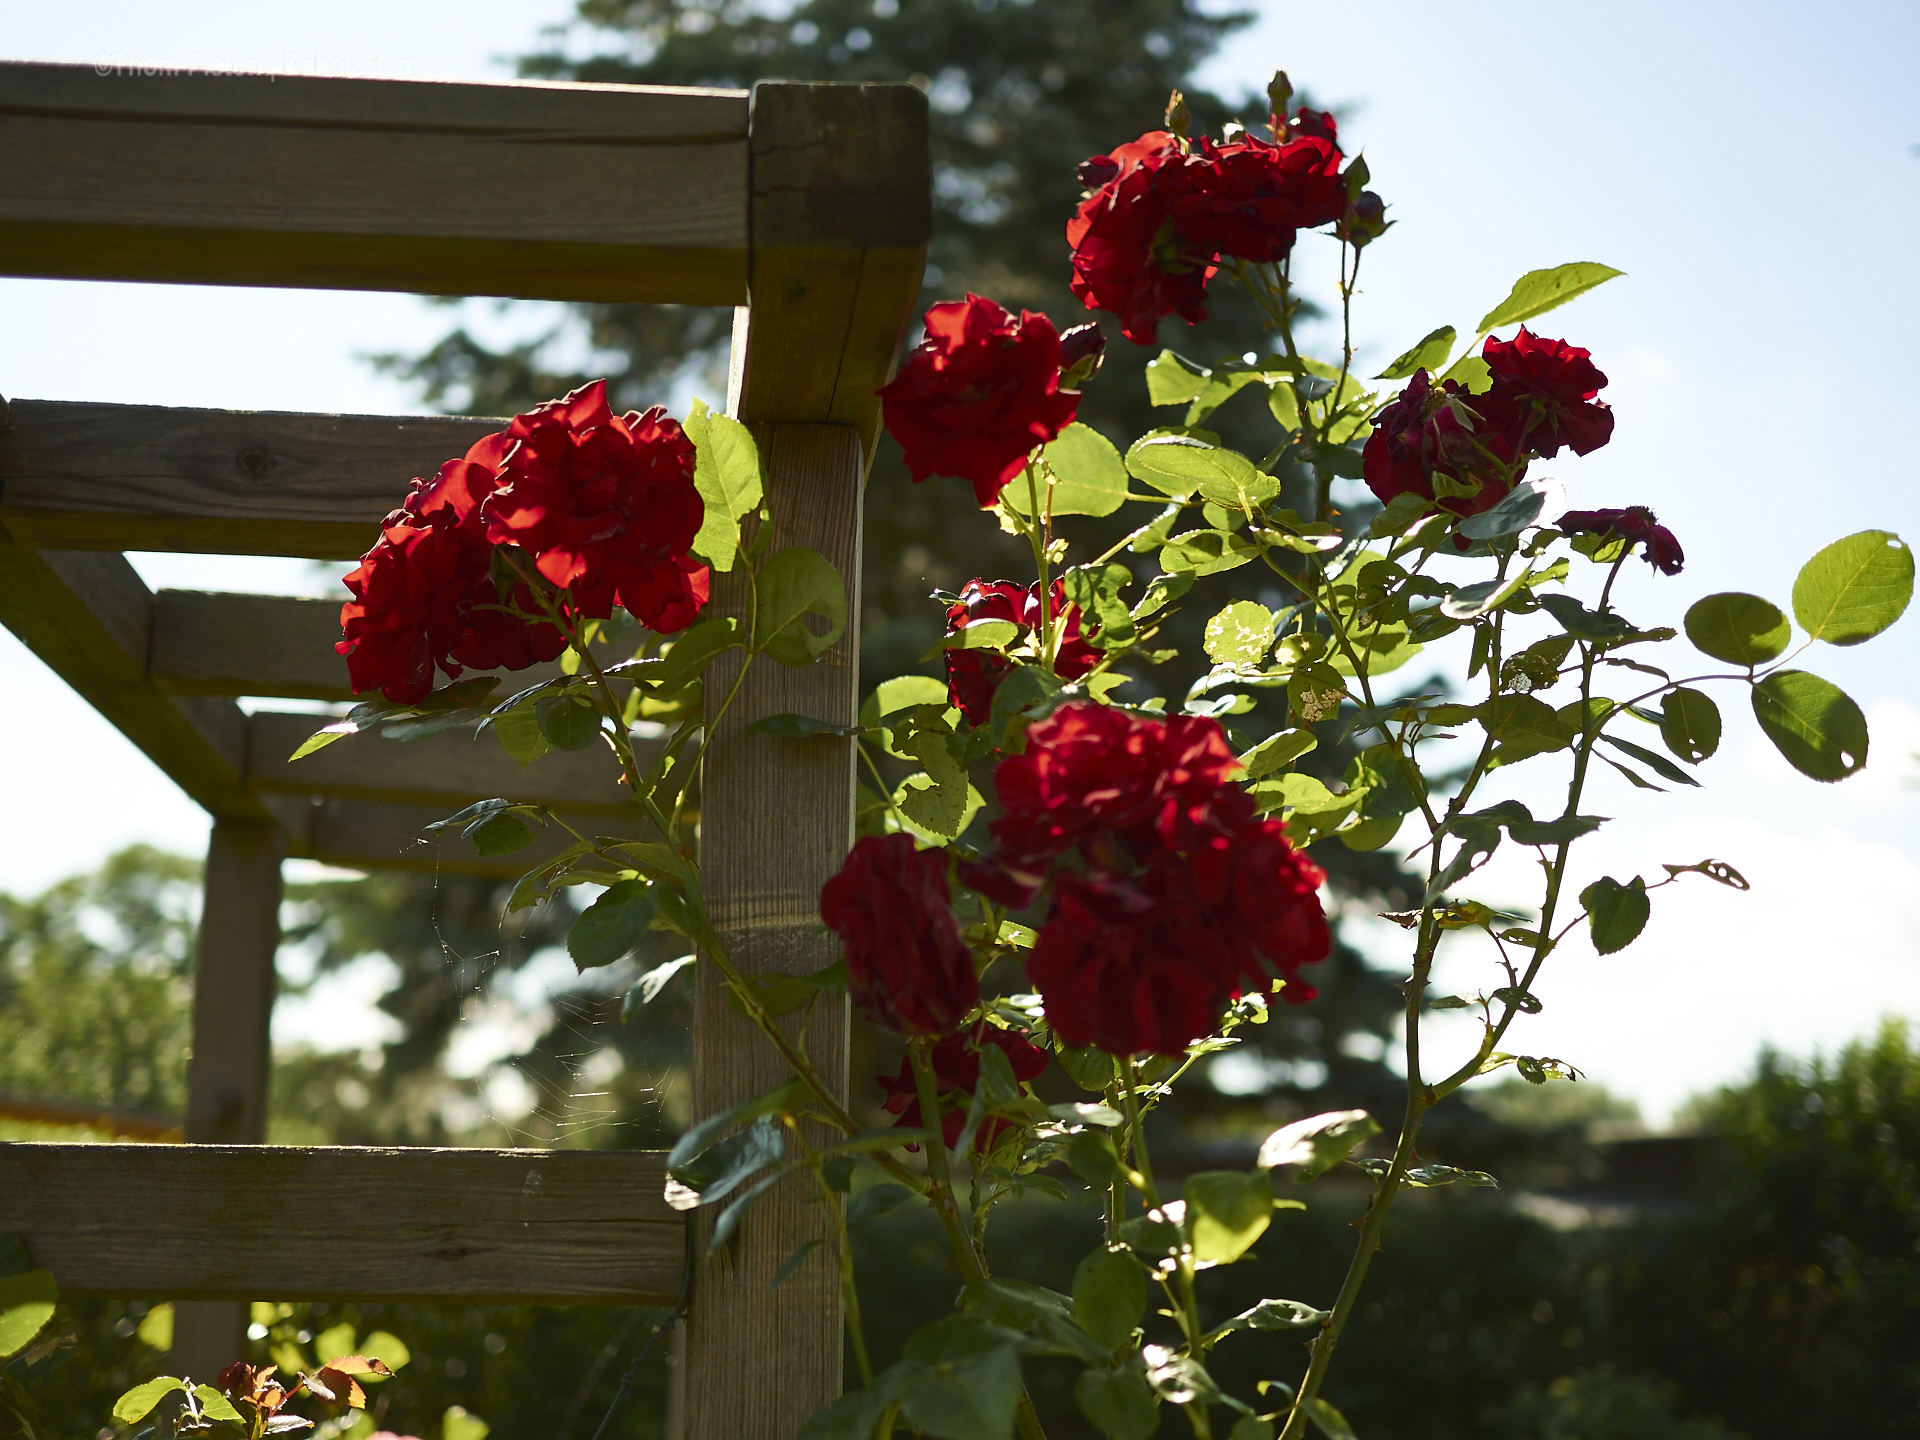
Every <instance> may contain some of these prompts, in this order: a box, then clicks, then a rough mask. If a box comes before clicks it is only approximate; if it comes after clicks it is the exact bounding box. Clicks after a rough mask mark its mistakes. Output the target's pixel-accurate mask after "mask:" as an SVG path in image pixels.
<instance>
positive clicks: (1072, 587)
mask: <svg viewBox="0 0 1920 1440" xmlns="http://www.w3.org/2000/svg"><path fill="white" fill-rule="evenodd" d="M1060 581H1061V588H1062V589H1063V590H1064V591H1065V593H1066V597H1067V599H1068V600H1070V601H1072V602H1073V603H1074V604H1075V605H1078V606H1079V607H1080V613H1081V614H1082V615H1083V616H1086V617H1090V618H1091V619H1092V620H1093V622H1094V623H1095V624H1096V625H1098V626H1099V630H1098V632H1097V633H1096V634H1095V635H1094V636H1093V643H1094V644H1096V645H1098V646H1099V647H1100V648H1101V649H1103V650H1111V649H1115V648H1117V647H1119V646H1123V645H1131V644H1132V643H1133V640H1134V628H1133V616H1132V614H1131V613H1129V611H1128V609H1127V602H1126V601H1124V600H1122V599H1121V598H1120V592H1121V591H1122V590H1124V589H1125V588H1126V587H1127V586H1129V585H1131V584H1132V583H1133V572H1132V571H1131V570H1129V569H1128V568H1127V567H1126V566H1124V565H1117V564H1111V563H1109V564H1104V565H1101V564H1093V565H1076V566H1074V567H1073V568H1072V569H1070V570H1068V571H1066V572H1065V573H1064V574H1063V575H1061V577H1060Z"/></svg>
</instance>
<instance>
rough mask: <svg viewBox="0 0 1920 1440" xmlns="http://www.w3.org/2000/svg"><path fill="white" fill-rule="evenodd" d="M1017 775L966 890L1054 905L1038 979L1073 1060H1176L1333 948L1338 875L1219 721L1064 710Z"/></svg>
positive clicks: (1004, 767)
mask: <svg viewBox="0 0 1920 1440" xmlns="http://www.w3.org/2000/svg"><path fill="white" fill-rule="evenodd" d="M1026 741H1027V748H1026V750H1025V752H1024V753H1022V754H1020V755H1014V756H1010V757H1009V758H1008V759H1006V760H1004V761H1002V762H1001V763H1000V765H999V767H998V769H997V770H996V772H995V775H994V783H995V788H996V791H997V793H998V796H999V800H1000V804H1001V806H1002V813H1001V815H1000V817H999V818H998V819H997V820H995V821H994V822H993V825H992V827H991V829H992V834H993V838H994V848H993V850H992V851H991V852H989V853H988V854H987V855H986V856H985V857H983V858H982V859H981V860H979V861H975V862H970V863H968V864H965V865H963V866H962V868H961V876H962V878H963V879H964V880H965V881H966V882H967V883H968V884H969V885H971V886H972V887H973V888H975V889H976V890H979V891H980V892H981V893H982V894H984V895H986V896H988V897H989V898H991V899H993V900H995V901H997V902H999V903H1000V904H1002V905H1005V906H1008V907H1009V908H1012V909H1021V908H1024V907H1026V906H1027V905H1030V904H1032V903H1033V902H1034V901H1035V900H1036V899H1037V898H1038V897H1039V896H1040V895H1041V894H1042V893H1043V892H1047V891H1050V892H1051V900H1050V904H1049V906H1048V910H1047V915H1046V919H1045V921H1044V923H1043V924H1042V925H1041V927H1040V933H1039V936H1038V939H1037V941H1036V943H1035V945H1034V949H1033V954H1032V956H1031V957H1030V959H1029V961H1028V965H1027V973H1028V976H1029V978H1030V979H1031V980H1032V982H1033V984H1034V987H1035V989H1037V990H1038V991H1039V992H1040V995H1041V998H1042V1000H1043V1002H1044V1004H1045V1008H1046V1015H1047V1021H1048V1023H1049V1024H1050V1025H1052V1026H1053V1028H1054V1030H1055V1032H1056V1033H1057V1034H1059V1036H1060V1038H1061V1039H1062V1040H1064V1041H1065V1042H1066V1043H1067V1044H1069V1045H1076V1046H1084V1045H1097V1046H1098V1047H1099V1048H1100V1049H1102V1050H1105V1051H1107V1052H1109V1053H1111V1054H1116V1055H1126V1054H1134V1053H1137V1052H1146V1051H1150V1052H1154V1053H1158V1054H1176V1053H1178V1052H1180V1051H1182V1050H1184V1049H1185V1048H1186V1046H1187V1045H1188V1044H1190V1043H1191V1042H1193V1041H1194V1040H1196V1039H1198V1038H1199V1037H1200V1036H1202V1035H1204V1034H1206V1033H1207V1032H1208V1031H1209V1030H1211V1029H1212V1028H1213V1026H1214V1024H1215V1023H1216V1022H1217V1021H1218V1019H1219V1017H1220V1011H1221V1009H1222V1008H1223V1007H1224V1006H1225V1005H1226V1003H1227V1002H1228V1001H1229V1000H1230V999H1232V998H1234V997H1235V996H1237V995H1240V994H1242V993H1245V992H1247V991H1249V990H1254V989H1265V988H1266V985H1267V982H1268V980H1269V979H1270V978H1271V977H1273V976H1276V975H1277V976H1279V977H1282V978H1284V979H1285V980H1286V982H1287V984H1286V987H1285V994H1286V997H1287V999H1289V1000H1290V1001H1294V1002H1296V1003H1298V1002H1301V1001H1305V1000H1308V999H1311V998H1312V997H1313V994H1314V991H1313V990H1312V988H1311V987H1309V986H1307V985H1306V984H1305V983H1304V982H1302V981H1301V980H1300V979H1299V978H1298V976H1299V970H1300V967H1301V966H1303V965H1309V964H1312V963H1314V962H1316V961H1319V960H1322V959H1324V958H1325V957H1326V955H1327V953H1328V951H1329V949H1330V948H1331V944H1332V941H1331V937H1330V935H1329V932H1328V929H1327V921H1326V915H1325V913H1324V912H1323V910H1322V909H1321V905H1320V901H1319V897H1318V895H1317V893H1316V892H1317V890H1318V888H1319V885H1320V883H1321V881H1322V879H1323V878H1324V876H1323V874H1322V872H1321V871H1320V869H1319V867H1317V866H1316V865H1314V864H1313V863H1312V862H1311V861H1310V860H1308V859H1307V858H1306V856H1304V855H1303V854H1301V853H1300V852H1299V851H1297V850H1295V849H1294V848H1293V846H1291V845H1290V844H1288V843H1287V840H1286V837H1285V832H1284V827H1283V826H1282V825H1281V823H1280V822H1279V821H1277V820H1261V819H1258V818H1256V817H1255V815H1254V807H1253V802H1252V799H1251V798H1250V797H1249V796H1248V795H1247V793H1246V792H1245V791H1244V790H1243V789H1241V788H1240V787H1239V786H1238V785H1236V784H1234V783H1233V777H1234V776H1235V774H1236V773H1237V772H1238V770H1239V761H1238V760H1236V759H1235V758H1234V755H1233V752H1232V751H1231V750H1230V749H1229V748H1228V746H1227V742H1226V736H1225V734H1224V733H1223V732H1222V730H1221V729H1220V726H1219V723H1218V722H1217V721H1214V720H1210V719H1206V718H1203V717H1198V716H1186V715H1178V716H1170V717H1167V718H1166V719H1159V718H1156V717H1152V716H1144V715H1136V714H1132V713H1129V712H1127V711H1124V710H1118V709H1112V708H1107V707H1103V706H1098V705H1091V704H1072V705H1066V706H1062V707H1061V708H1060V709H1059V710H1056V711H1055V712H1054V713H1053V714H1052V715H1050V716H1048V717H1047V718H1046V719H1044V720H1041V721H1039V722H1037V723H1036V724H1034V725H1033V726H1032V727H1030V728H1029V729H1028V731H1027V734H1026Z"/></svg>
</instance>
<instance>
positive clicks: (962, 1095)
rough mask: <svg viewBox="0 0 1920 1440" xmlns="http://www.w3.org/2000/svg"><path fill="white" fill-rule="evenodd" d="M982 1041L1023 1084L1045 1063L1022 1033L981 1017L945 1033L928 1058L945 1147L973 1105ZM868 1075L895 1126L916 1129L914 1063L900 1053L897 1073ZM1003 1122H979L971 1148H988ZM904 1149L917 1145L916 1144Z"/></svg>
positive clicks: (1041, 1052) (962, 1126) (917, 1092)
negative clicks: (1003, 1057) (1004, 1059)
mask: <svg viewBox="0 0 1920 1440" xmlns="http://www.w3.org/2000/svg"><path fill="white" fill-rule="evenodd" d="M983 1045H993V1046H996V1047H998V1048H999V1049H1000V1050H1001V1051H1002V1052H1003V1053H1004V1054H1005V1055H1006V1057H1007V1062H1008V1063H1009V1064H1010V1065H1011V1066H1012V1067H1013V1078H1014V1079H1016V1080H1019V1081H1022V1082H1023V1083H1024V1082H1031V1081H1034V1080H1037V1079H1039V1078H1040V1075H1041V1072H1042V1071H1044V1070H1045V1069H1046V1068H1047V1052H1046V1051H1044V1050H1042V1049H1040V1048H1039V1047H1038V1046H1036V1045H1034V1044H1032V1043H1031V1042H1030V1041H1028V1040H1027V1038H1026V1037H1025V1036H1023V1035H1016V1034H1014V1032H1013V1031H1011V1030H1002V1029H1000V1028H999V1027H998V1026H994V1025H989V1024H987V1022H986V1021H984V1020H982V1021H980V1022H979V1023H978V1024H976V1025H975V1026H974V1027H973V1029H972V1030H970V1031H966V1032H964V1033H960V1034H954V1035H949V1036H947V1038H946V1039H944V1040H942V1041H941V1042H940V1043H939V1044H937V1045H935V1046H934V1047H933V1054H932V1055H931V1056H930V1057H929V1058H930V1060H931V1061H932V1064H933V1088H934V1093H935V1094H936V1096H938V1097H939V1103H940V1133H941V1134H942V1135H943V1136H944V1137H945V1138H946V1142H947V1144H948V1145H949V1146H951V1145H953V1144H954V1143H955V1142H956V1141H958V1140H959V1138H960V1132H961V1131H962V1130H963V1129H965V1128H966V1123H967V1109H968V1107H969V1106H971V1105H972V1104H973V1092H974V1089H975V1087H976V1086H978V1085H979V1083H980V1048H981V1046H983ZM873 1078H874V1079H875V1080H876V1081H878V1082H879V1085H880V1089H881V1090H882V1091H883V1092H884V1093H885V1094H886V1097H887V1101H886V1109H887V1113H888V1114H890V1115H898V1116H899V1117H900V1118H899V1119H898V1120H896V1121H894V1128H895V1129H896V1130H918V1129H919V1128H921V1126H922V1125H923V1124H924V1123H925V1122H924V1121H922V1120H921V1118H920V1089H919V1085H918V1084H917V1082H916V1081H915V1080H914V1078H913V1062H912V1061H911V1060H909V1059H908V1058H907V1057H906V1056H904V1055H903V1056H901V1057H900V1069H899V1070H898V1071H897V1072H896V1073H894V1074H892V1075H876V1076H874V1077H873ZM1007 1126H1008V1122H1007V1121H1005V1120H988V1121H986V1122H984V1123H983V1124H982V1125H981V1126H980V1128H979V1130H977V1131H976V1132H975V1133H974V1139H973V1148H974V1149H975V1150H976V1151H980V1152H982V1153H984V1152H986V1151H989V1150H991V1149H993V1143H994V1141H995V1140H997V1139H998V1138H999V1136H1000V1132H1001V1131H1003V1130H1005V1129H1006V1128H1007ZM908 1148H909V1149H914V1150H917V1149H919V1146H917V1145H914V1146H909V1147H908Z"/></svg>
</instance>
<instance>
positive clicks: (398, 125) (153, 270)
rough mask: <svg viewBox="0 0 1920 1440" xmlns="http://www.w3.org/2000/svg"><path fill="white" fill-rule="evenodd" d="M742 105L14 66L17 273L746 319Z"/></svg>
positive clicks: (7, 247) (458, 86) (617, 89)
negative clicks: (683, 307)
mask: <svg viewBox="0 0 1920 1440" xmlns="http://www.w3.org/2000/svg"><path fill="white" fill-rule="evenodd" d="M746 135H747V104H746V96H745V95H743V94H742V93H740V92H738V91H715V90H707V91H701V90H672V89H664V88H659V87H635V86H620V85H566V84H549V83H540V82H521V83H507V84H465V83H446V82H418V81H395V80H357V79H321V78H313V77H299V76H250V75H209V74H198V75H196V74H172V75H142V74H112V73H110V74H105V75H101V74H97V73H95V70H94V69H93V67H88V66H75V65H43V64H18V63H15V64H7V65H5V66H0V156H4V159H3V160H0V273H6V274H13V275H40V276H53V277H63V278H84V279H100V280H157V281H174V282H184V283H199V284H221V285H235V284H239V285H295V286H303V287H317V288H346V289H361V290H401V291H409V292H416V293H431V294H442V295H518V296H526V297H533V298H546V299H558V300H600V301H611V300H638V301H656V302H670V303H677V304H690V305H731V304H738V303H739V302H740V301H741V300H742V299H743V298H744V292H745V282H746V276H747V234H748V200H747V174H748V157H747V143H746Z"/></svg>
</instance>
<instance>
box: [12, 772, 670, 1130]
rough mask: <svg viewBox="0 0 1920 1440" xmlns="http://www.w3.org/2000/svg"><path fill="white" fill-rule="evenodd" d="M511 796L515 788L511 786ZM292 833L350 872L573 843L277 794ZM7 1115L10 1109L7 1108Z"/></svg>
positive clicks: (634, 818) (503, 863)
mask: <svg viewBox="0 0 1920 1440" xmlns="http://www.w3.org/2000/svg"><path fill="white" fill-rule="evenodd" d="M508 793H513V792H511V791H509V792H508ZM269 803H270V804H272V805H273V808H274V812H275V813H276V814H277V815H279V817H280V823H281V825H282V826H283V827H284V828H285V829H286V832H287V853H288V854H289V855H293V856H297V857H298V858H300V859H302V860H318V861H321V862H322V863H324V864H327V865H338V866H340V867H342V868H343V869H348V870H419V871H427V872H432V873H436V874H448V875H481V876H485V877H488V878H490V879H495V880H512V879H514V878H516V877H518V876H520V875H524V874H525V873H526V872H527V871H529V870H531V869H533V868H534V867H535V866H536V865H539V864H540V863H541V862H542V861H544V860H546V859H548V858H549V857H550V856H552V855H554V854H556V853H557V852H559V851H560V850H562V849H565V848H566V847H567V846H569V845H571V844H573V843H574V842H573V836H572V835H570V834H568V833H567V832H566V831H565V830H562V829H561V828H560V827H559V826H557V825H554V826H550V827H548V828H547V829H545V830H536V831H535V832H534V839H533V843H532V844H531V845H529V846H527V848H526V849H524V850H516V851H514V852H513V853H512V854H511V855H490V856H489V855H481V854H479V853H478V852H477V851H475V849H474V848H473V842H472V841H470V840H463V839H461V838H460V835H459V832H458V831H453V832H437V833H434V834H428V833H427V826H428V825H430V824H432V823H433V822H434V821H436V820H444V819H446V817H447V816H448V814H450V813H451V810H452V806H451V805H449V804H448V803H446V802H442V803H441V804H438V805H401V804H391V803H381V802H378V801H367V800H342V799H320V798H314V799H311V800H310V799H308V797H306V796H285V795H277V796H274V797H272V798H271V800H270V801H269ZM574 823H575V826H576V828H578V829H580V831H581V833H582V834H585V835H588V836H591V837H592V838H594V839H599V838H600V837H602V836H611V837H613V838H615V839H619V840H655V839H658V838H659V833H658V832H657V831H655V830H654V829H653V828H652V827H651V825H650V824H648V823H647V822H646V821H645V820H643V819H642V818H641V817H640V816H639V814H638V812H637V811H636V812H634V814H632V815H594V816H592V817H590V818H589V819H588V820H586V822H585V823H582V822H581V820H580V819H579V818H577V817H576V818H575V821H574ZM0 1113H4V1112H0Z"/></svg>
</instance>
